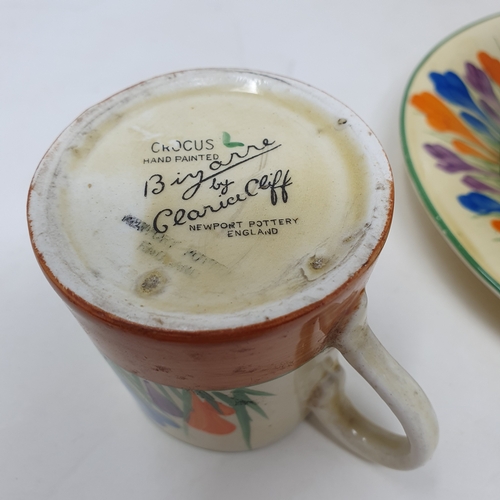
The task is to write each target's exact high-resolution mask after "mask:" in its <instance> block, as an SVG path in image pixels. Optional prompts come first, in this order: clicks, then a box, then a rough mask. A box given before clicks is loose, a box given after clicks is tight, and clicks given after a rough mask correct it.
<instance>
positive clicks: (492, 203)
mask: <svg viewBox="0 0 500 500" xmlns="http://www.w3.org/2000/svg"><path fill="white" fill-rule="evenodd" d="M457 198H458V201H459V202H460V203H461V205H462V206H463V207H465V208H467V209H468V210H470V211H471V212H475V213H476V214H479V215H488V214H491V213H494V212H499V213H500V203H498V201H496V200H494V199H493V198H490V197H489V196H486V195H484V194H481V193H476V192H472V193H469V194H464V195H460V196H458V197H457Z"/></svg>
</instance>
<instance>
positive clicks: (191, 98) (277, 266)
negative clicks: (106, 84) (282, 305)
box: [49, 86, 371, 313]
mask: <svg viewBox="0 0 500 500" xmlns="http://www.w3.org/2000/svg"><path fill="white" fill-rule="evenodd" d="M253 91H254V92H248V91H247V88H246V87H244V86H242V87H240V88H238V87H237V88H235V87H234V86H233V87H222V86H211V87H209V88H201V89H200V88H195V89H190V90H187V91H185V90H184V91H179V92H177V93H173V94H172V93H171V94H167V95H160V96H157V95H155V96H153V97H151V98H145V99H144V100H143V101H142V102H139V103H137V102H134V104H133V105H130V104H128V103H125V104H124V105H123V106H117V107H115V108H114V109H113V110H112V112H111V113H110V114H108V115H106V117H105V119H102V118H101V119H100V120H99V123H98V125H94V128H93V129H90V131H88V133H86V134H85V135H82V134H80V135H79V136H76V137H74V139H73V141H72V143H71V144H70V145H69V146H68V148H67V151H66V153H64V154H63V156H62V161H61V162H60V165H59V170H58V176H57V179H56V182H55V183H53V185H52V187H51V190H50V192H49V197H50V203H51V204H53V205H54V206H56V207H58V208H57V210H53V211H52V214H53V217H54V220H53V223H54V224H56V225H57V226H58V227H60V244H59V248H60V251H61V252H63V253H66V252H67V253H72V254H74V256H76V259H75V258H74V257H72V258H71V259H70V260H72V261H76V262H79V263H80V264H81V267H79V268H78V269H77V270H76V272H77V273H79V274H80V275H81V276H82V277H83V280H89V281H88V283H89V286H92V287H93V288H94V290H95V289H96V288H98V289H99V292H98V293H99V294H102V296H103V297H108V296H116V297H117V299H118V300H119V301H120V300H121V301H122V302H123V304H124V306H125V307H134V308H137V307H139V308H140V307H147V308H150V309H153V310H157V311H167V312H181V313H214V312H220V313H226V312H233V311H239V310H242V309H245V308H249V307H254V306H257V305H260V304H263V303H266V302H272V301H276V300H279V299H282V298H284V297H288V296H291V295H293V294H294V293H295V292H297V291H298V290H302V289H304V288H307V287H308V285H309V284H310V283H311V282H313V281H314V280H315V279H316V278H318V277H319V276H322V275H323V274H324V273H325V272H327V271H329V270H331V269H332V268H334V267H335V266H337V265H338V264H339V263H340V262H341V261H342V259H343V258H345V257H346V255H347V254H348V252H349V250H351V249H352V247H353V245H354V244H355V242H356V240H357V239H359V238H360V237H361V236H362V235H363V227H364V225H365V223H366V220H367V217H368V215H367V199H368V195H367V190H368V189H369V188H370V187H371V186H369V185H368V180H367V165H366V161H365V159H364V153H363V151H362V149H361V148H360V147H359V146H357V145H356V143H355V141H354V140H353V137H352V134H350V133H349V132H348V130H349V123H347V124H342V122H340V123H338V122H335V121H333V119H332V116H328V115H326V113H325V112H324V111H323V110H321V109H320V108H319V107H318V106H316V105H315V104H314V103H313V102H307V101H305V100H303V99H302V98H300V99H299V98H298V97H297V96H293V95H287V94H286V93H285V92H283V93H282V94H277V93H270V92H269V91H267V90H264V89H262V90H261V91H258V92H257V93H255V89H253ZM223 132H227V133H229V134H230V140H231V141H232V142H241V143H244V146H235V147H227V146H225V145H224V144H223V142H222V136H223ZM266 140H267V142H266ZM177 141H180V142H181V143H184V142H185V141H191V142H186V143H185V146H186V148H188V149H189V148H192V149H193V150H192V151H179V152H175V151H172V148H175V149H178V148H179V142H177ZM194 141H196V143H195V142H194ZM202 144H203V146H202ZM266 144H268V145H266ZM163 145H165V146H166V147H169V148H170V151H163V150H162V149H163ZM195 145H196V147H198V148H202V150H201V151H195V150H194V147H195ZM248 146H255V148H253V147H250V148H248ZM257 148H258V149H257ZM265 151H268V152H267V153H266V154H261V155H260V156H257V157H256V158H254V159H253V160H249V161H246V162H243V163H241V164H240V165H236V166H234V167H232V166H233V165H234V164H235V163H238V161H241V160H242V159H246V158H248V157H251V156H254V155H257V154H259V153H262V152H265ZM247 152H248V154H247ZM234 153H239V155H240V156H242V157H243V158H238V157H237V156H234V155H233V160H232V161H231V162H230V163H229V165H228V166H221V167H219V171H220V170H222V169H226V168H227V171H226V172H225V173H224V174H220V175H218V176H215V177H213V179H211V180H208V181H206V182H204V183H202V184H201V186H200V188H199V189H198V191H197V192H196V194H194V196H192V197H191V198H190V199H188V200H183V199H182V195H183V193H185V192H186V189H187V188H188V187H189V186H192V185H193V184H195V183H196V182H197V181H198V180H200V179H201V175H203V176H204V178H206V177H208V176H210V175H212V174H214V173H216V172H217V170H211V169H210V165H212V166H217V165H214V164H213V163H212V162H213V161H214V158H215V156H214V155H218V159H219V160H220V161H221V162H223V163H228V162H229V161H230V159H231V155H232V154H234ZM200 154H203V155H211V156H210V158H209V159H207V158H206V157H204V158H203V159H201V158H200V156H199V155H200ZM196 155H198V156H197V159H196V160H195V159H192V161H182V160H183V159H184V157H185V158H190V157H193V156H196ZM245 155H246V156H245ZM159 157H161V158H164V162H163V163H156V162H155V163H151V162H152V159H155V160H157V159H158V158H159ZM167 157H170V158H171V160H170V162H166V161H167V160H165V158H167ZM176 157H181V159H180V160H179V158H177V160H178V161H175V160H176ZM145 159H146V160H149V162H145ZM228 167H232V168H228ZM199 171H202V172H203V174H200V173H199ZM279 171H281V172H282V174H281V180H280V182H278V184H277V187H276V190H275V193H276V195H277V202H276V204H275V205H273V204H272V203H271V191H272V190H271V189H256V186H257V185H258V183H257V181H252V180H251V179H262V178H263V177H264V176H266V175H267V176H268V180H272V179H273V176H274V177H276V176H279V175H280V174H279ZM287 171H288V174H287V175H286V172H287ZM189 174H191V175H192V176H195V177H189V178H187V179H186V180H185V181H184V182H182V183H181V184H174V185H172V183H175V182H176V179H177V180H178V182H180V181H181V180H182V179H183V178H185V177H186V176H188V175H189ZM159 175H161V178H160V177H159ZM152 176H154V177H152ZM284 180H287V181H288V182H286V183H287V184H289V185H287V186H285V188H284V189H283V188H282V187H280V186H282V185H283V181H284ZM212 181H215V182H218V183H221V184H222V186H221V187H220V189H219V190H215V189H211V188H210V186H211V185H212ZM227 181H229V182H231V184H229V185H228V186H227V192H226V193H222V190H223V187H224V184H225V183H226V182H227ZM249 181H250V183H249V184H247V183H248V182H249ZM146 183H147V186H146ZM162 183H163V184H162ZM163 185H164V188H163V190H162V192H161V193H159V194H154V192H153V190H157V191H159V190H161V189H162V186H163ZM246 186H247V189H248V191H249V193H251V194H253V195H254V196H250V195H249V194H248V193H246V192H245V187H246ZM193 191H194V188H193ZM284 191H286V194H287V195H288V199H287V202H286V203H285V202H284V200H283V193H284ZM145 194H146V196H145ZM189 194H190V193H189V192H188V195H189ZM237 194H239V195H240V197H241V198H245V200H243V201H237V202H235V204H234V205H232V206H229V207H228V208H227V209H223V210H220V211H217V212H216V213H212V211H211V210H210V209H208V210H207V212H208V213H207V214H206V216H205V217H199V218H196V219H195V220H188V217H187V216H184V217H183V218H182V219H179V220H178V222H179V224H178V225H176V224H175V220H174V217H175V215H174V214H175V212H176V211H178V210H185V211H186V214H187V213H188V212H189V211H191V210H197V211H198V213H203V211H204V210H205V209H204V208H203V207H206V206H207V205H211V206H212V207H214V209H217V208H218V204H219V202H221V201H222V203H227V201H228V200H229V201H230V202H232V201H234V200H237V198H236V196H237ZM185 197H188V196H185ZM230 197H231V198H230ZM166 209H168V210H171V211H172V212H173V214H172V215H171V216H167V215H168V214H169V213H170V212H163V214H160V215H159V216H158V217H157V219H156V229H158V230H160V231H163V230H164V229H165V227H164V226H165V225H168V226H169V227H168V230H167V231H166V232H163V233H157V232H155V229H154V228H153V222H154V220H155V217H156V216H157V214H158V213H159V212H161V211H162V210H166ZM179 213H182V212H179ZM191 215H192V216H193V215H194V216H196V215H197V214H196V212H191ZM193 218H194V217H193ZM264 221H267V222H264ZM141 223H143V224H142V226H140V227H142V230H141V231H138V230H137V229H136V227H138V226H139V225H140V224H141ZM214 223H218V224H220V226H219V227H218V228H217V229H215V230H214V229H212V230H207V229H205V226H208V225H210V224H214ZM134 225H135V226H136V227H133V226H134ZM224 225H226V227H225V226H224ZM131 226H132V227H131ZM212 227H213V226H212ZM259 230H260V231H261V232H263V234H262V233H261V234H259ZM245 234H247V235H246V236H245ZM85 276H87V277H85Z"/></svg>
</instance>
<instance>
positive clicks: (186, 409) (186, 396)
mask: <svg viewBox="0 0 500 500" xmlns="http://www.w3.org/2000/svg"><path fill="white" fill-rule="evenodd" d="M192 409H193V403H192V401H191V392H190V391H188V390H186V389H182V411H183V413H184V415H183V417H182V418H183V420H184V422H187V421H188V419H189V415H190V414H191V410H192Z"/></svg>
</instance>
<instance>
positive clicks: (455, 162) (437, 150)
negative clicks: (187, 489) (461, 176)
mask: <svg viewBox="0 0 500 500" xmlns="http://www.w3.org/2000/svg"><path fill="white" fill-rule="evenodd" d="M424 149H425V150H426V151H427V152H428V153H429V154H430V155H431V156H433V157H434V158H436V159H437V160H439V161H438V163H437V166H438V167H439V168H440V169H441V170H444V171H445V172H448V173H450V174H454V173H455V172H473V171H477V170H479V169H478V168H476V167H473V166H472V165H469V164H468V163H467V162H465V161H464V160H462V158H460V156H458V155H457V154H455V153H454V152H453V151H450V150H449V149H448V148H445V147H444V146H441V145H440V144H424Z"/></svg>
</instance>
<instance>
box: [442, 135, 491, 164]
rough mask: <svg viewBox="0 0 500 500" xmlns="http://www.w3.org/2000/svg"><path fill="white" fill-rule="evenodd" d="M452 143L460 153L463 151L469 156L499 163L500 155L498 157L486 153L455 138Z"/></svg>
mask: <svg viewBox="0 0 500 500" xmlns="http://www.w3.org/2000/svg"><path fill="white" fill-rule="evenodd" d="M451 144H452V145H453V147H454V148H455V150H456V151H458V152H459V153H463V154H465V155H469V156H475V157H476V158H480V159H481V160H485V161H488V162H491V163H498V161H499V158H498V155H497V157H496V158H495V157H494V156H489V155H485V154H483V153H481V152H480V151H478V150H477V149H474V148H473V147H472V146H469V145H468V144H467V143H465V142H463V141H459V140H455V141H452V143H451Z"/></svg>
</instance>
